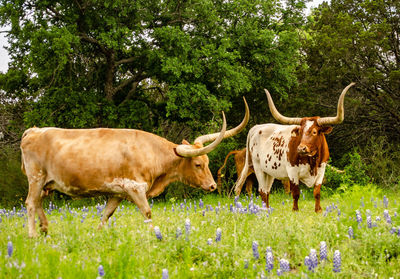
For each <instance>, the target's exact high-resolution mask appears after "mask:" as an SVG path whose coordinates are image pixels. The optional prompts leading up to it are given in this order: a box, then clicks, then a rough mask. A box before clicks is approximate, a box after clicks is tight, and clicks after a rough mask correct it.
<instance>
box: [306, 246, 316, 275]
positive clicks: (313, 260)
mask: <svg viewBox="0 0 400 279" xmlns="http://www.w3.org/2000/svg"><path fill="white" fill-rule="evenodd" d="M308 257H309V258H310V261H309V264H310V265H309V269H310V270H312V271H314V269H316V268H317V266H318V257H317V251H316V250H315V249H310V254H309V255H308Z"/></svg>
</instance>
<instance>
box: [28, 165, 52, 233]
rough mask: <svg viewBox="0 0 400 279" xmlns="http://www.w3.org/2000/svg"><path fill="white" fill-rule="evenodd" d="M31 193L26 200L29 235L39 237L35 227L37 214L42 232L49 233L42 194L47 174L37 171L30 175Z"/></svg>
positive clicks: (29, 192)
mask: <svg viewBox="0 0 400 279" xmlns="http://www.w3.org/2000/svg"><path fill="white" fill-rule="evenodd" d="M28 181H29V191H28V197H27V198H26V201H25V204H26V210H27V215H28V235H29V237H37V233H36V227H35V213H37V214H38V216H39V219H40V222H41V228H42V231H45V232H47V225H48V223H47V219H46V216H45V215H44V211H43V207H42V199H41V193H42V189H43V186H44V182H45V174H44V173H43V171H41V170H40V171H37V172H35V173H34V174H32V173H30V175H28Z"/></svg>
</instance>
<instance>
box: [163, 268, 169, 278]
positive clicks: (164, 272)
mask: <svg viewBox="0 0 400 279" xmlns="http://www.w3.org/2000/svg"><path fill="white" fill-rule="evenodd" d="M168 278H169V275H168V269H166V268H164V269H163V270H162V279H168Z"/></svg>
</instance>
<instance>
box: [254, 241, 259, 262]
mask: <svg viewBox="0 0 400 279" xmlns="http://www.w3.org/2000/svg"><path fill="white" fill-rule="evenodd" d="M252 249H253V256H254V258H255V259H256V260H258V259H259V258H260V254H259V253H258V243H257V241H253V244H252Z"/></svg>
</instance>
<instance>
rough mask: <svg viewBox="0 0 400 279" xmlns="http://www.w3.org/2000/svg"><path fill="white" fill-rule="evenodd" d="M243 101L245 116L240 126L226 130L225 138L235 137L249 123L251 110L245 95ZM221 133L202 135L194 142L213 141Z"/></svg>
mask: <svg viewBox="0 0 400 279" xmlns="http://www.w3.org/2000/svg"><path fill="white" fill-rule="evenodd" d="M243 101H244V105H245V110H246V112H245V115H244V118H243V120H242V122H240V124H239V125H238V126H236V127H235V128H232V129H230V130H228V131H226V132H225V135H224V139H226V138H229V137H233V136H234V135H237V134H239V133H240V132H241V131H242V130H243V129H244V127H246V125H247V123H248V122H249V119H250V110H249V106H248V105H247V102H246V98H245V97H243ZM219 134H220V133H215V134H209V135H203V136H200V137H198V138H196V139H195V140H194V143H199V144H204V143H206V142H210V141H213V140H215V139H216V138H217V137H218V136H219Z"/></svg>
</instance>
